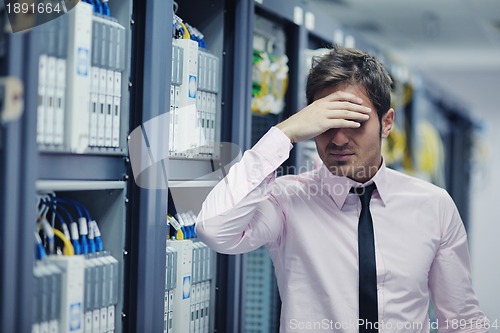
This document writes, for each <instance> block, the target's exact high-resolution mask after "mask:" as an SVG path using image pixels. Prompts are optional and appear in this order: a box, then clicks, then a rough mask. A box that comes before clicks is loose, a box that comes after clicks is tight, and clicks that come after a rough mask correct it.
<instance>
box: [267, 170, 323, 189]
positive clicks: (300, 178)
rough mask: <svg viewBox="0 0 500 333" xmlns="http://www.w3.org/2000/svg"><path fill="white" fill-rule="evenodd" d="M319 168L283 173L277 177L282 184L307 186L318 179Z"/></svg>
mask: <svg viewBox="0 0 500 333" xmlns="http://www.w3.org/2000/svg"><path fill="white" fill-rule="evenodd" d="M318 177H319V176H318V169H314V170H310V171H305V172H302V173H299V174H297V175H295V174H289V175H283V176H280V177H278V178H277V179H276V181H277V183H278V184H279V185H281V186H297V187H301V186H307V185H309V184H311V183H315V182H317V181H318Z"/></svg>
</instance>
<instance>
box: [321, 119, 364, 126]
mask: <svg viewBox="0 0 500 333" xmlns="http://www.w3.org/2000/svg"><path fill="white" fill-rule="evenodd" d="M328 124H329V126H328V127H329V128H358V127H360V126H361V123H359V122H357V121H352V120H347V119H331V120H330V121H329V123H328Z"/></svg>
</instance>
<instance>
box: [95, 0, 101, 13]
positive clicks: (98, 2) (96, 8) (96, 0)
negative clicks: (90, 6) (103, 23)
mask: <svg viewBox="0 0 500 333" xmlns="http://www.w3.org/2000/svg"><path fill="white" fill-rule="evenodd" d="M93 1H94V13H97V14H103V12H102V5H101V2H100V1H99V0H93Z"/></svg>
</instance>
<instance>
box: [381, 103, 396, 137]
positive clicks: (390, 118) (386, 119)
mask: <svg viewBox="0 0 500 333" xmlns="http://www.w3.org/2000/svg"><path fill="white" fill-rule="evenodd" d="M393 123H394V109H393V108H390V109H389V111H387V113H386V114H384V116H383V117H382V138H384V139H385V138H387V137H388V136H389V133H390V132H391V129H392V124H393Z"/></svg>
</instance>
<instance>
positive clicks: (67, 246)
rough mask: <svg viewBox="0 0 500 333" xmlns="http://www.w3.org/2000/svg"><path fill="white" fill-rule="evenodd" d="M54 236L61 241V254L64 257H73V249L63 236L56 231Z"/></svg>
mask: <svg viewBox="0 0 500 333" xmlns="http://www.w3.org/2000/svg"><path fill="white" fill-rule="evenodd" d="M54 235H56V236H57V237H59V239H60V240H62V241H63V243H64V249H63V254H64V255H65V256H73V255H75V249H74V248H73V245H72V244H71V242H70V241H69V240H68V239H67V238H66V237H65V236H64V234H63V233H62V232H61V231H59V230H57V229H54Z"/></svg>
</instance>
